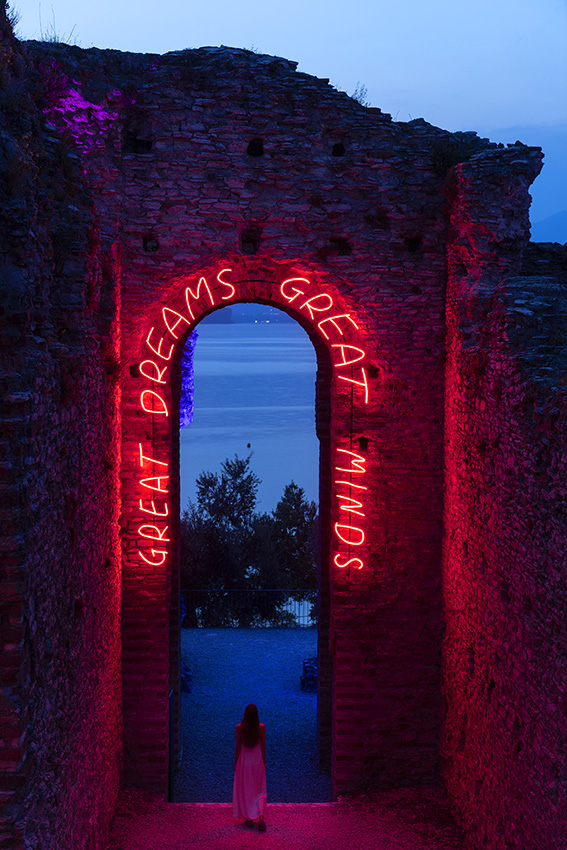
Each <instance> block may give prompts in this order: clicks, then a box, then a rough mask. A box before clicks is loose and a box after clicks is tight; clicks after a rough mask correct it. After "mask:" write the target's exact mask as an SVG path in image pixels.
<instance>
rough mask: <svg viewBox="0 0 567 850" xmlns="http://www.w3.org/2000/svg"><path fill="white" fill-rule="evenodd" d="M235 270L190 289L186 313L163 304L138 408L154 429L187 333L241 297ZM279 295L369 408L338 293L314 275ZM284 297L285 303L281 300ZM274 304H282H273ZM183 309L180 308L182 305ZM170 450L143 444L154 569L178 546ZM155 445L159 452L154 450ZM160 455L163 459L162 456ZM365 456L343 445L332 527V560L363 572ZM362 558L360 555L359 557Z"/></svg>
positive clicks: (349, 320) (141, 546)
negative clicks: (172, 528)
mask: <svg viewBox="0 0 567 850" xmlns="http://www.w3.org/2000/svg"><path fill="white" fill-rule="evenodd" d="M231 271H232V269H230V268H225V269H221V271H219V273H218V274H217V275H216V280H215V283H214V284H213V285H212V286H210V285H209V283H208V282H207V279H206V278H205V277H200V278H199V281H198V283H197V284H196V285H194V284H193V285H192V286H187V287H186V288H185V291H184V301H185V303H184V305H183V307H180V309H179V310H175V309H173V308H171V307H163V309H162V322H160V324H159V326H158V325H152V327H151V328H150V329H149V331H148V334H147V336H146V339H145V347H146V348H147V355H148V356H147V357H146V358H145V359H143V360H142V361H141V362H140V364H139V367H138V368H139V372H140V375H142V376H143V377H144V378H145V379H146V380H147V381H148V382H149V384H150V386H149V387H146V388H145V389H143V390H142V391H141V393H140V396H139V408H140V410H141V411H142V412H143V414H144V415H145V416H148V417H150V420H149V421H151V424H152V432H155V431H154V426H155V425H156V424H157V423H158V422H162V423H163V422H164V421H165V420H167V419H168V418H169V409H168V404H167V398H166V397H164V396H165V395H166V394H165V393H164V391H163V390H161V389H160V388H161V386H167V385H168V383H169V371H170V366H171V359H172V356H173V353H174V351H175V348H176V345H177V343H178V342H179V340H180V339H182V337H183V336H184V334H185V332H186V331H187V330H188V329H189V328H190V327H191V325H193V324H194V323H195V322H196V321H197V320H198V319H199V318H200V317H201V315H202V314H203V313H204V312H205V311H207V310H209V309H210V308H211V307H215V306H217V307H223V306H226V304H227V303H229V302H231V301H234V300H238V297H239V295H238V292H237V289H236V285H233V284H232V283H230V282H229V279H228V276H229V275H230V273H231ZM279 296H280V297H281V298H282V299H283V301H284V302H285V303H287V304H290V305H293V308H294V310H296V311H297V312H299V313H302V314H303V315H304V316H306V317H308V318H309V319H310V320H311V321H312V322H313V324H314V325H315V326H316V328H317V331H318V333H319V334H321V336H322V337H324V339H325V340H326V341H327V343H328V347H329V351H330V353H331V360H332V364H333V368H334V369H336V370H337V373H336V377H337V379H338V380H340V381H343V383H344V386H345V389H346V388H347V387H350V392H351V393H352V397H353V399H354V400H356V403H358V404H364V405H366V404H368V395H369V389H368V380H367V374H366V369H365V367H364V363H365V359H366V351H365V350H364V348H361V347H359V346H358V345H354V344H352V342H351V341H349V342H347V338H346V337H345V333H348V339H349V340H350V339H351V337H352V336H353V335H354V337H355V341H360V340H359V339H358V338H357V337H358V334H357V333H355V332H358V331H359V326H358V325H357V323H356V321H355V320H354V319H353V317H352V316H351V315H350V313H344V312H340V311H337V309H336V307H335V305H334V300H333V297H332V295H330V294H329V293H328V292H320V291H315V292H314V291H313V287H312V285H311V282H310V281H309V279H308V278H305V277H293V278H287V279H286V280H284V281H283V282H282V283H281V285H280V287H279ZM278 300H279V299H278ZM273 303H274V304H275V305H276V304H277V301H276V300H275V299H274V302H273ZM178 306H179V305H178ZM160 445H161V446H165V445H168V443H166V441H165V440H160V441H159V442H158V443H157V444H156V443H155V442H152V443H150V442H149V441H148V442H147V444H144V443H142V442H138V446H137V452H136V466H137V468H138V479H137V481H138V487H139V491H138V496H139V498H138V502H137V508H136V514H137V517H135V518H134V524H135V526H137V540H136V548H137V552H138V555H139V557H140V558H141V559H142V561H144V562H145V563H146V564H148V565H150V566H152V567H161V566H163V564H164V563H165V561H166V559H167V557H168V555H169V552H170V547H169V545H168V544H170V543H171V538H170V535H169V521H168V517H169V510H170V508H169V481H170V469H169V464H170V458H169V456H168V452H167V451H165V450H163V449H162V451H161V452H159V451H158V447H159V446H160ZM154 446H156V447H154ZM158 454H160V456H159V457H157V456H156V455H158ZM366 471H367V470H366V457H365V456H364V455H363V454H361V453H360V452H354V451H352V447H351V445H350V444H349V445H348V447H347V446H346V445H345V446H338V447H337V448H336V453H335V462H334V464H333V496H334V498H335V499H336V500H337V502H336V504H337V510H338V516H339V521H338V522H335V524H334V526H333V550H334V553H335V554H334V558H333V562H334V564H335V566H336V567H338V568H339V569H345V568H350V569H357V570H360V569H362V568H363V567H364V559H363V548H360V547H363V546H364V542H365V532H364V518H365V512H364V497H365V495H366V492H367V490H368V487H367V486H366V485H365V484H364V483H363V482H364V480H365V476H366ZM354 553H356V554H354Z"/></svg>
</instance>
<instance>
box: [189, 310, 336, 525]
mask: <svg viewBox="0 0 567 850" xmlns="http://www.w3.org/2000/svg"><path fill="white" fill-rule="evenodd" d="M197 333H198V339H197V344H196V346H195V355H194V372H195V399H194V403H195V407H194V418H193V423H192V424H191V425H188V426H187V427H186V428H182V429H181V440H180V451H181V506H182V509H183V508H185V506H186V504H187V499H188V498H191V499H192V500H193V501H194V500H195V479H196V477H197V476H198V475H199V473H200V472H202V471H203V470H208V471H210V472H219V471H220V465H221V463H222V461H223V460H225V458H227V457H231V458H232V457H234V455H235V454H238V456H239V457H246V456H247V455H248V454H250V453H252V469H253V471H254V472H255V473H256V475H258V476H259V477H260V479H261V480H262V484H261V485H260V487H259V489H258V506H257V507H258V509H259V510H262V511H271V510H273V508H274V507H275V506H276V503H277V501H278V500H279V498H280V497H281V495H282V492H283V489H284V486H285V485H286V484H289V482H290V481H292V480H293V481H295V483H296V484H298V485H299V486H300V487H303V489H304V490H305V493H306V496H307V498H309V499H313V500H314V501H317V500H318V475H319V472H318V469H319V442H318V440H317V438H316V436H315V373H316V357H315V351H314V349H313V346H312V344H311V342H310V340H309V337H308V336H307V334H306V333H305V332H304V331H303V329H302V328H301V327H300V326H299V325H298V324H297V323H296V322H285V323H283V322H282V323H279V322H277V323H276V322H269V323H260V322H258V323H238V324H236V323H235V324H206V323H201V324H199V325H198V327H197Z"/></svg>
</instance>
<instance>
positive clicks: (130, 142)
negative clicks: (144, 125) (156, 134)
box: [122, 130, 153, 154]
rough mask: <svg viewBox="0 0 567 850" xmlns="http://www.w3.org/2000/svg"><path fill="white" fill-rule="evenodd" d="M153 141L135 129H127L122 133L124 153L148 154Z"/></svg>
mask: <svg viewBox="0 0 567 850" xmlns="http://www.w3.org/2000/svg"><path fill="white" fill-rule="evenodd" d="M152 145H153V141H152V139H150V138H148V137H147V136H146V137H145V138H144V136H142V135H139V134H138V133H137V132H136V131H135V130H125V131H124V133H123V135H122V153H126V154H128V153H133V154H147V153H151V150H152Z"/></svg>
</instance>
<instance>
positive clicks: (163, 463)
mask: <svg viewBox="0 0 567 850" xmlns="http://www.w3.org/2000/svg"><path fill="white" fill-rule="evenodd" d="M138 450H139V452H140V455H139V458H140V459H139V463H140V466H141V467H142V468H143V466H144V461H145V460H147V461H148V463H152V464H154V463H157V465H158V466H167V461H165V460H156V459H155V457H148V456H147V455H145V454H144V451H143V447H142V444H141V443H138Z"/></svg>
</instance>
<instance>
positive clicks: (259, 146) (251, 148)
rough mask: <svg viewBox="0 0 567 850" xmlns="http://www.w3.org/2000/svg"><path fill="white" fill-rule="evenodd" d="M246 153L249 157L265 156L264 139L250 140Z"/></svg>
mask: <svg viewBox="0 0 567 850" xmlns="http://www.w3.org/2000/svg"><path fill="white" fill-rule="evenodd" d="M246 153H247V154H248V156H263V155H264V142H263V141H262V139H250V141H249V142H248V147H247V148H246Z"/></svg>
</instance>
